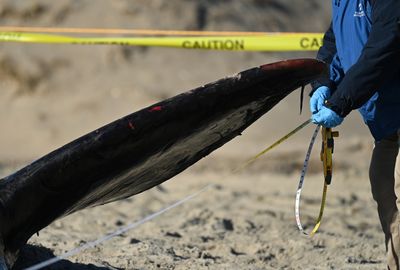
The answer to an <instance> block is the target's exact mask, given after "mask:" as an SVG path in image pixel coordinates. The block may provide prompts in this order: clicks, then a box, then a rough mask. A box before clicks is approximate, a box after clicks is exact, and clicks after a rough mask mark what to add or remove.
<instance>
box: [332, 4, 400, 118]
mask: <svg viewBox="0 0 400 270" xmlns="http://www.w3.org/2000/svg"><path fill="white" fill-rule="evenodd" d="M372 12H373V13H372V28H371V32H370V35H369V38H368V40H367V43H366V45H365V46H364V49H363V51H362V53H361V56H360V58H359V59H358V61H357V62H356V63H355V64H354V65H353V66H352V67H351V68H350V69H349V70H348V71H347V73H346V76H345V77H344V78H343V80H342V81H341V82H340V84H339V85H338V87H337V90H336V91H335V92H334V93H333V95H332V96H331V98H330V99H329V100H328V103H327V104H326V106H327V107H329V108H331V109H332V110H333V111H335V112H336V113H338V114H339V115H340V116H342V117H345V116H346V115H347V114H349V113H350V111H351V110H353V109H357V108H359V107H361V106H362V105H363V104H364V103H365V102H367V101H368V100H369V99H370V98H371V97H372V96H373V95H374V94H375V93H376V92H377V90H378V89H379V88H380V87H381V86H382V85H383V83H384V82H385V81H386V80H387V79H388V78H390V77H391V76H393V74H394V73H395V72H399V63H400V29H399V17H400V15H399V14H400V1H399V0H385V1H375V4H374V5H373V11H372Z"/></svg>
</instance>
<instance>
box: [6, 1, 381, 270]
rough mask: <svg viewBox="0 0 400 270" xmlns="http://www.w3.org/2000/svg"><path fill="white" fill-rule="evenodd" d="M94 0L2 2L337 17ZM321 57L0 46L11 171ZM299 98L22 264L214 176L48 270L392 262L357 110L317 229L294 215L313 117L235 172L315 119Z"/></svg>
mask: <svg viewBox="0 0 400 270" xmlns="http://www.w3.org/2000/svg"><path fill="white" fill-rule="evenodd" d="M93 3H94V2H93V1H87V0H86V1H83V0H82V1H67V0H60V1H57V2H55V1H54V2H53V1H50V0H49V1H34V0H32V1H16V0H9V1H8V0H7V1H6V0H3V1H0V24H1V25H31V26H32V25H34V26H49V25H51V26H61V27H63V26H64V27H67V26H82V27H110V28H111V27H126V28H127V27H130V28H158V29H159V28H163V29H199V30H202V29H204V30H249V31H323V30H324V29H325V28H326V27H327V26H328V24H329V3H328V2H327V3H320V2H319V1H307V3H302V4H301V5H300V4H299V5H293V1H290V0H287V1H284V0H282V1H272V0H270V1H265V2H262V1H256V0H253V1H250V0H249V1H178V0H170V1H156V0H152V1H122V0H120V1H105V0H101V1H100V0H98V1H96V5H94V4H93ZM204 10H206V12H205V14H206V16H205V15H204V14H203V13H204ZM310 10H312V16H310ZM200 13H201V14H203V15H201V16H200V15H199V14H200ZM300 22H301V23H300ZM313 55H314V53H285V54H279V53H274V54H267V53H234V52H208V51H185V50H175V49H160V48H122V47H113V46H97V47H96V46H71V45H57V46H50V45H21V44H0V89H1V91H0V123H1V125H2V132H1V133H0V147H1V149H2V150H1V152H0V171H1V175H3V176H5V175H7V174H9V173H11V172H13V171H15V170H16V169H18V168H20V167H22V166H24V165H26V164H27V163H29V162H31V161H32V160H34V159H37V158H38V157H40V156H42V155H44V154H46V153H48V152H49V151H51V150H54V149H56V148H57V147H60V146H62V145H63V144H65V143H67V142H69V141H71V140H73V139H75V138H77V137H78V136H81V135H83V134H85V133H87V132H89V131H91V130H93V129H95V128H97V127H99V126H102V125H104V124H106V123H109V122H110V121H112V120H115V119H117V118H119V117H121V116H124V115H126V114H129V113H131V112H134V111H136V110H138V109H140V108H142V107H145V106H147V105H149V104H151V103H153V102H155V101H158V100H161V99H164V98H167V97H170V96H172V95H175V94H177V93H180V92H182V91H186V90H189V89H192V88H195V87H197V86H199V85H202V84H205V83H207V82H210V81H214V80H216V79H219V78H221V77H224V76H226V75H230V74H233V73H236V72H239V71H241V70H244V69H247V68H250V67H253V66H258V65H261V64H264V63H269V62H273V61H277V60H282V59H287V58H299V57H313ZM298 103H299V93H298V92H296V93H294V94H293V95H291V96H289V97H288V98H287V99H285V100H284V101H282V102H281V103H280V104H279V105H278V106H276V108H274V110H272V111H271V112H270V113H268V114H267V115H266V116H264V117H263V118H262V119H260V120H259V121H258V122H257V123H255V124H254V125H253V126H251V127H250V128H249V129H248V130H247V131H246V132H245V133H244V134H243V136H241V137H240V138H237V139H235V140H234V141H232V142H230V143H228V144H227V145H225V146H224V147H222V148H221V149H219V150H218V151H216V152H215V153H213V154H212V155H210V156H209V157H207V158H206V159H204V160H202V161H201V162H199V163H198V164H196V165H195V166H193V167H192V168H189V169H188V170H187V171H185V172H183V173H182V174H180V175H178V176H177V177H175V178H174V179H171V180H170V181H168V182H166V183H165V184H163V189H162V190H160V189H153V190H150V191H147V192H145V193H143V194H140V195H138V196H135V197H133V198H130V199H127V200H125V201H121V202H116V203H113V204H109V205H106V206H102V207H97V208H93V209H87V210H85V211H81V212H79V213H76V214H73V215H71V216H69V217H67V218H64V219H61V220H58V221H56V222H54V223H53V224H52V225H50V226H49V227H48V228H46V229H44V230H42V231H41V232H40V233H39V236H34V237H32V239H31V240H30V245H29V246H28V247H27V248H26V249H25V250H24V251H23V252H22V256H21V260H20V262H19V263H18V265H17V266H16V269H20V268H24V267H26V266H29V265H32V264H34V263H35V262H40V261H43V260H46V259H48V258H52V257H54V256H55V255H59V254H62V253H63V252H65V251H68V250H71V249H73V248H75V247H77V246H79V245H82V244H84V243H86V242H90V241H93V240H95V239H97V238H99V237H101V236H102V235H104V234H106V233H108V232H112V231H115V230H117V229H118V228H121V227H123V226H126V225H128V224H130V223H133V222H135V221H137V220H140V219H141V218H143V217H145V216H147V215H149V214H151V213H153V212H156V211H158V210H160V209H162V208H164V207H166V206H168V205H170V204H172V203H173V202H176V201H177V200H180V199H182V198H184V197H186V196H188V195H190V194H193V193H195V192H196V191H198V190H200V189H201V188H203V187H204V186H206V185H208V184H213V186H212V187H210V188H209V189H207V190H206V191H205V192H203V193H201V194H200V195H198V196H197V197H196V198H194V199H193V200H191V201H189V202H187V203H185V204H184V205H182V206H179V207H177V208H175V209H173V210H171V211H169V212H167V213H165V214H163V215H161V216H159V217H157V218H156V219H154V220H152V221H150V222H148V223H145V224H143V225H141V226H139V227H137V228H135V229H134V230H132V231H130V232H127V233H124V234H123V235H122V236H119V237H116V238H114V239H112V240H110V241H108V242H106V243H104V244H102V245H100V246H98V247H96V248H93V249H89V250H87V251H85V252H82V253H80V254H79V255H77V256H73V257H71V258H68V260H63V261H62V262H60V263H58V264H56V265H54V266H52V267H51V268H49V269H384V267H385V263H384V261H385V260H384V245H383V235H382V233H381V232H380V226H379V223H378V218H377V213H376V209H375V208H376V206H375V203H374V202H373V200H372V198H371V195H370V190H369V183H368V174H367V170H368V163H369V155H370V152H371V149H372V139H371V138H370V136H369V135H368V131H367V130H366V128H365V127H364V126H363V125H362V124H361V120H360V117H359V116H358V115H357V114H356V113H353V114H352V115H350V116H349V118H348V119H346V121H345V123H344V124H343V126H341V127H340V129H339V130H340V132H341V137H340V138H339V139H338V140H337V144H336V153H335V174H334V180H333V184H332V186H331V187H330V189H329V194H328V202H327V207H326V211H325V217H324V220H323V223H322V226H321V229H320V232H319V233H318V234H317V235H316V236H315V237H314V238H309V237H305V236H303V235H301V234H300V233H299V231H298V230H297V227H296V224H295V221H294V200H295V192H296V188H297V184H298V179H299V176H300V170H301V166H302V162H303V159H304V155H305V151H306V149H307V146H308V142H309V139H310V136H311V133H312V128H311V127H308V128H306V129H305V130H303V131H301V132H300V133H299V134H297V135H296V136H295V137H293V138H291V139H290V140H289V141H287V142H286V143H285V144H283V145H281V146H279V148H277V149H276V150H274V151H273V152H271V153H270V154H268V156H266V157H263V158H261V159H260V160H259V161H257V162H256V163H255V164H253V165H252V166H250V167H249V168H247V169H246V170H244V171H242V172H241V173H233V170H234V169H235V168H236V167H237V166H239V165H240V164H241V163H242V162H244V161H245V160H246V159H247V158H248V157H251V156H252V155H254V154H256V153H257V152H258V151H260V150H261V149H263V147H265V146H267V145H269V144H271V143H272V142H274V141H275V140H276V139H278V138H279V137H280V136H282V135H284V134H286V133H287V132H289V131H290V130H291V129H293V128H294V127H295V126H297V125H298V124H300V123H301V122H302V121H304V119H306V118H308V117H309V114H308V112H307V111H306V110H305V112H304V113H303V115H301V116H299V110H298V107H299V105H298ZM305 106H307V104H305ZM317 145H318V146H319V143H317ZM317 148H319V147H317ZM318 151H319V149H316V150H315V151H314V155H313V158H312V162H311V167H310V174H309V175H308V177H307V179H306V184H305V188H304V195H303V200H302V217H303V221H304V223H305V224H306V226H307V228H310V227H311V226H312V225H313V222H314V219H315V217H316V216H317V214H318V208H319V202H320V196H321V190H322V170H321V164H320V163H319V161H318Z"/></svg>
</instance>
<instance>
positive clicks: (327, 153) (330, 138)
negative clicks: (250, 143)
mask: <svg viewBox="0 0 400 270" xmlns="http://www.w3.org/2000/svg"><path fill="white" fill-rule="evenodd" d="M310 123H311V120H307V121H305V122H304V123H302V124H301V125H299V126H298V127H296V128H295V129H294V130H292V131H291V132H289V133H288V134H286V135H285V136H283V137H282V138H281V139H279V140H278V141H276V142H275V143H273V144H272V145H271V146H269V147H267V148H266V149H264V150H263V151H261V152H260V153H258V154H257V155H255V156H254V157H252V158H250V159H249V160H247V161H246V162H245V163H244V164H243V165H242V166H241V167H239V168H238V169H236V170H235V171H239V170H241V169H243V168H245V167H247V166H248V165H250V164H252V163H253V162H254V161H256V160H257V159H258V158H260V157H261V156H263V155H265V154H266V153H267V152H269V151H270V150H272V149H274V148H275V147H276V146H278V145H279V144H281V143H282V142H284V141H286V140H287V139H288V138H289V137H291V136H292V135H294V134H295V133H297V132H298V131H299V130H301V129H303V128H304V127H306V126H307V125H308V124H310ZM318 131H319V126H318V127H317V128H316V130H315V132H314V135H313V136H312V139H311V143H310V146H309V149H308V151H307V154H306V159H305V161H304V164H303V170H302V172H301V177H300V182H299V187H298V189H297V193H296V206H295V216H296V222H297V226H298V227H299V229H300V231H301V232H303V233H304V234H307V233H306V232H305V231H304V229H303V227H302V225H301V222H300V209H299V208H300V196H301V190H302V187H303V183H304V177H305V174H306V171H307V167H308V161H309V158H310V155H311V150H312V147H313V145H314V142H315V138H316V137H317V133H318ZM321 133H322V148H321V154H320V158H321V161H322V163H323V168H324V187H323V190H322V199H321V206H320V210H319V214H318V217H317V220H316V223H315V225H314V227H313V229H312V230H311V232H310V234H309V235H310V236H313V235H314V234H315V233H316V232H317V231H318V229H319V227H320V225H321V221H322V217H323V215H324V209H325V205H326V197H327V191H328V185H329V184H330V183H331V180H332V155H333V149H334V137H338V136H339V133H338V132H336V131H332V130H331V129H330V128H322V131H321Z"/></svg>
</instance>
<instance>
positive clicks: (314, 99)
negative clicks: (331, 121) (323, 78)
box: [310, 86, 331, 114]
mask: <svg viewBox="0 0 400 270" xmlns="http://www.w3.org/2000/svg"><path fill="white" fill-rule="evenodd" d="M330 96H331V90H330V89H329V88H328V87H326V86H320V87H318V88H317V90H315V92H314V93H313V95H312V96H311V98H310V111H311V113H312V114H315V113H317V112H319V110H321V108H322V106H323V105H324V102H325V100H327V99H328V98H329V97H330Z"/></svg>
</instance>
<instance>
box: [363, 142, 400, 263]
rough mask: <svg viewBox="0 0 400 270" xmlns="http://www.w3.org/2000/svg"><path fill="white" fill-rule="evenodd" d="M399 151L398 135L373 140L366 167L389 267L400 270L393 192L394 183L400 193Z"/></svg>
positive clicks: (399, 250)
mask: <svg viewBox="0 0 400 270" xmlns="http://www.w3.org/2000/svg"><path fill="white" fill-rule="evenodd" d="M398 152H399V144H398V136H397V135H396V136H391V137H390V138H387V139H384V140H381V141H379V142H376V143H375V147H374V150H373V153H372V159H371V165H370V171H369V176H370V181H371V190H372V195H373V198H374V199H375V201H376V202H377V204H378V214H379V219H380V222H381V225H382V230H383V232H384V233H385V240H386V249H387V255H388V258H387V260H388V267H389V269H391V270H393V269H399V270H400V266H399V259H398V256H399V255H400V245H399V243H400V242H399V237H400V235H399V225H398V224H399V223H398V221H397V219H398V218H397V216H398V208H397V205H396V201H397V196H396V193H395V186H396V189H397V187H398V191H399V192H398V194H399V195H400V183H398V185H395V166H396V158H397V156H398ZM396 180H399V179H398V177H397V179H396ZM399 181H400V180H399ZM399 200H400V197H399ZM399 206H400V205H399Z"/></svg>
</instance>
